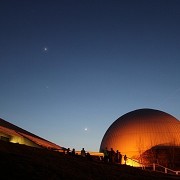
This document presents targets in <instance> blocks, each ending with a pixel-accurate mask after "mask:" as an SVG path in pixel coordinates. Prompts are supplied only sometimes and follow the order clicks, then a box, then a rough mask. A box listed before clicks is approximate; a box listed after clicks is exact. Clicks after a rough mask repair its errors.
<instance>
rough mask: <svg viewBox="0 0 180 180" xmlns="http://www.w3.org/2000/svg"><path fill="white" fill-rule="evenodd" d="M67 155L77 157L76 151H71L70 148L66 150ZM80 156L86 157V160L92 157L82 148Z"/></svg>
mask: <svg viewBox="0 0 180 180" xmlns="http://www.w3.org/2000/svg"><path fill="white" fill-rule="evenodd" d="M66 154H67V155H72V156H75V155H76V151H75V149H74V148H73V149H72V151H71V150H70V148H67V149H66ZM77 154H78V153H77ZM80 155H81V156H82V157H86V158H88V159H91V157H90V156H91V155H90V154H89V152H86V151H85V149H84V148H82V150H81V152H80Z"/></svg>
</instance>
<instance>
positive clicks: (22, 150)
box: [0, 141, 180, 180]
mask: <svg viewBox="0 0 180 180" xmlns="http://www.w3.org/2000/svg"><path fill="white" fill-rule="evenodd" d="M0 168H1V179H6V180H7V179H43V180H45V179H47V180H51V179H52V180H60V179H78V180H79V179H83V180H86V179H87V180H96V179H97V180H98V179H99V180H101V179H103V180H108V179H109V180H113V179H118V180H119V179H138V180H140V179H146V180H150V179H178V178H177V177H176V178H175V177H173V176H165V175H164V174H161V173H155V172H154V173H153V172H148V171H142V170H140V169H137V168H133V167H129V166H125V165H121V166H120V165H111V164H104V163H103V162H100V161H91V160H88V159H85V158H82V157H80V156H76V157H72V156H69V155H64V154H62V153H59V152H54V151H50V150H47V149H38V148H32V147H28V146H25V145H19V144H12V143H8V142H3V141H0ZM179 179H180V178H179Z"/></svg>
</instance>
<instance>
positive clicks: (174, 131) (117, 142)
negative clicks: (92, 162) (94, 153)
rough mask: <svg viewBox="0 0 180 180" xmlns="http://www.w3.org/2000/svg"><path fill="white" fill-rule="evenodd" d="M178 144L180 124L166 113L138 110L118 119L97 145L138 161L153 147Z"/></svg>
mask: <svg viewBox="0 0 180 180" xmlns="http://www.w3.org/2000/svg"><path fill="white" fill-rule="evenodd" d="M172 145H173V146H176V147H177V146H179V145H180V122H179V120H177V119H176V118H175V117H173V116H171V115H170V114H167V113H165V112H162V111H159V110H154V109H139V110H135V111H132V112H129V113H127V114H125V115H123V116H121V117H120V118H118V119H117V120H116V121H115V122H114V123H113V124H112V125H111V126H110V127H109V128H108V130H107V131H106V133H105V135H104V137H103V139H102V142H101V146H100V151H101V152H102V151H103V150H104V149H105V148H106V147H107V148H108V149H110V148H113V149H114V150H119V151H120V152H121V153H122V154H126V155H127V156H128V157H129V158H134V159H138V158H139V157H140V156H141V155H142V154H143V153H145V152H146V151H147V150H149V149H152V148H154V147H160V146H161V147H162V146H163V147H165V146H172Z"/></svg>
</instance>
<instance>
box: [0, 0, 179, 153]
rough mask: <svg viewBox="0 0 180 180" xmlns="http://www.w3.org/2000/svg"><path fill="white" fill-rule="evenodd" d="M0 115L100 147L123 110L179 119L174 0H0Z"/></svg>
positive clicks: (61, 139)
mask: <svg viewBox="0 0 180 180" xmlns="http://www.w3.org/2000/svg"><path fill="white" fill-rule="evenodd" d="M0 83H1V86H0V117H1V118H3V119H5V120H7V121H9V122H11V123H13V124H15V125H17V126H20V127H22V128H23V129H26V130H28V131H30V132H32V133H34V134H36V135H38V136H41V137H43V138H45V139H48V140H50V141H52V142H54V143H56V144H58V145H60V146H64V147H70V148H75V149H77V150H80V149H81V148H82V147H84V148H85V150H88V151H98V150H99V147H100V143H101V140H102V138H103V135H104V133H105V132H106V130H107V129H108V127H109V126H110V125H111V124H112V123H113V122H114V121H115V120H116V119H117V118H118V117H120V116H122V115H123V114H125V113H127V112H129V111H132V110H135V109H139V108H153V109H158V110H162V111H165V112H167V113H169V114H171V115H173V116H174V117H176V118H177V119H180V1H179V0H136V1H135V0H38V1H37V0H29V1H24V0H16V1H14V0H1V1H0Z"/></svg>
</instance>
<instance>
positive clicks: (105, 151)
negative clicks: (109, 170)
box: [103, 147, 109, 163]
mask: <svg viewBox="0 0 180 180" xmlns="http://www.w3.org/2000/svg"><path fill="white" fill-rule="evenodd" d="M103 153H104V162H106V163H107V162H109V151H108V149H107V147H106V149H105V150H104V152H103Z"/></svg>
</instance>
